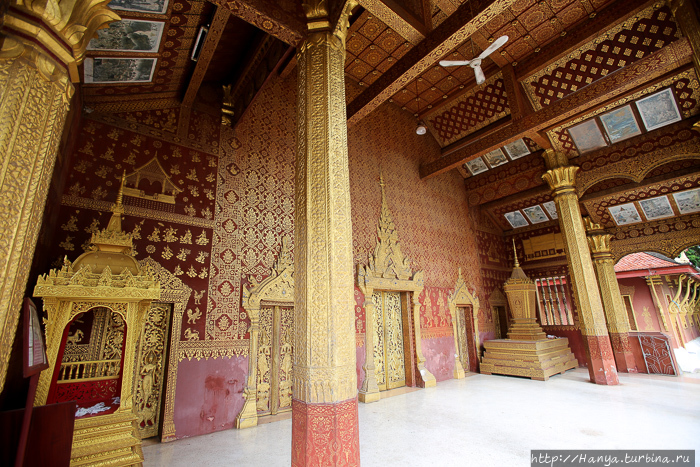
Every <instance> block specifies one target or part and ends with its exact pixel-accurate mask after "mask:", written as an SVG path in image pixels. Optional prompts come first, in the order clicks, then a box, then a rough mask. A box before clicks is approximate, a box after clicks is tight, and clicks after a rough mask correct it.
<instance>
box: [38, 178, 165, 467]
mask: <svg viewBox="0 0 700 467" xmlns="http://www.w3.org/2000/svg"><path fill="white" fill-rule="evenodd" d="M123 185H124V180H123V179H122V188H123ZM121 201H122V189H120V191H119V194H118V195H117V202H116V204H115V205H114V206H113V207H112V213H113V214H112V217H111V219H110V221H109V225H108V226H107V228H106V229H104V230H102V231H101V232H97V233H94V234H93V236H92V239H91V242H92V247H91V250H90V251H88V252H86V253H84V254H82V255H81V256H80V257H78V259H76V260H75V261H74V262H73V263H72V264H71V263H70V262H69V261H68V260H67V259H66V260H65V262H64V264H63V267H62V268H61V269H58V270H57V269H52V270H51V271H50V272H49V274H48V275H44V276H41V277H39V279H38V281H37V286H36V288H35V289H34V295H35V296H36V297H41V298H43V303H44V309H45V311H46V318H45V323H46V346H47V354H48V360H49V365H50V366H49V369H48V370H46V371H44V372H43V373H42V374H41V377H40V380H39V386H38V389H37V396H36V400H35V404H36V405H43V404H46V403H52V402H61V401H71V400H75V401H76V402H77V405H78V412H77V413H76V420H75V426H74V433H73V447H72V450H71V465H95V464H99V465H107V464H108V465H115V466H116V465H133V464H140V463H141V462H143V453H142V451H141V437H140V435H139V433H138V431H137V430H138V422H139V418H138V417H137V415H136V413H135V410H134V402H133V400H134V391H133V386H134V384H133V381H134V361H135V357H136V352H137V349H138V347H137V341H138V337H139V334H140V331H141V328H142V327H143V323H144V319H145V315H146V312H147V310H148V308H149V306H150V304H151V302H152V301H153V300H158V299H159V298H160V284H159V283H158V282H157V281H156V280H155V279H154V277H153V275H152V273H151V271H150V270H149V269H148V268H141V267H140V266H139V264H138V263H137V262H136V260H135V259H134V258H133V256H131V249H132V238H131V234H126V233H124V232H122V230H121V214H122V213H123V206H122V203H121ZM94 323H102V324H101V325H100V326H99V327H100V329H99V331H96V330H95V326H93V324H94ZM88 340H89V341H90V342H91V343H95V345H93V346H88V347H90V348H92V347H94V349H93V350H94V351H90V352H88V353H87V354H86V355H87V360H86V359H84V358H82V357H80V356H79V355H78V354H79V352H76V351H75V350H76V349H77V348H78V346H80V345H81V344H82V343H83V342H85V341H88Z"/></svg>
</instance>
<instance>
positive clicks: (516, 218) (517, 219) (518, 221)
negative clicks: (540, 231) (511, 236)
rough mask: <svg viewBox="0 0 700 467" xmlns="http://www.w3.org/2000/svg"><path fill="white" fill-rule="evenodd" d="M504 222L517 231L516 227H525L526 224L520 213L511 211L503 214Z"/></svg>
mask: <svg viewBox="0 0 700 467" xmlns="http://www.w3.org/2000/svg"><path fill="white" fill-rule="evenodd" d="M504 216H505V218H506V220H507V221H508V223H509V224H510V225H511V227H513V228H514V229H517V228H518V227H525V226H527V225H530V224H528V222H527V221H526V220H525V217H524V216H523V215H522V213H521V212H520V211H513V212H507V213H505V214H504Z"/></svg>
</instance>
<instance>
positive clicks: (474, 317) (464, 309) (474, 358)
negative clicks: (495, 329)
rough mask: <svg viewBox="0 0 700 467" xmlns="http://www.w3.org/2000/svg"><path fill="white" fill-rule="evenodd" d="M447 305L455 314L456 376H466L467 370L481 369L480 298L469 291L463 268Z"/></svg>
mask: <svg viewBox="0 0 700 467" xmlns="http://www.w3.org/2000/svg"><path fill="white" fill-rule="evenodd" d="M447 306H448V307H449V309H450V313H451V314H452V316H453V319H452V329H453V331H454V338H455V369H454V374H453V376H454V377H455V378H464V376H465V372H466V371H472V372H476V371H478V369H479V298H478V297H476V296H474V295H472V293H471V292H469V289H468V287H467V284H466V283H465V282H464V278H463V277H462V268H459V275H458V277H457V282H456V284H455V290H454V292H452V293H451V294H450V295H449V297H447Z"/></svg>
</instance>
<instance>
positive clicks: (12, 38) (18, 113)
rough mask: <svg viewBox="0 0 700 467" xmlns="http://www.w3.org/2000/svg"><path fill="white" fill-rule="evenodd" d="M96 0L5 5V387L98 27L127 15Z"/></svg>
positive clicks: (1, 370) (1, 298)
mask: <svg viewBox="0 0 700 467" xmlns="http://www.w3.org/2000/svg"><path fill="white" fill-rule="evenodd" d="M105 3H106V2H95V1H94V0H47V1H43V2H26V1H23V0H10V1H9V2H5V8H2V9H0V13H2V18H0V37H2V42H1V43H0V212H1V214H0V391H1V390H2V389H3V388H4V386H5V378H6V374H7V364H8V361H9V358H10V350H11V348H12V342H13V339H14V337H15V331H16V329H17V322H18V318H19V309H20V306H21V301H22V297H23V295H24V292H25V288H26V285H27V279H28V277H27V276H28V274H29V268H30V266H31V260H32V257H33V254H34V248H35V247H36V241H37V236H38V233H39V227H40V226H41V218H42V216H43V211H44V204H45V203H46V195H47V192H48V187H49V182H50V180H51V175H52V172H53V167H54V162H55V159H56V151H57V148H58V143H59V141H60V137H61V133H62V132H63V126H64V124H65V120H66V114H67V112H68V105H69V102H70V98H71V97H72V96H73V92H74V88H73V85H72V84H71V79H70V78H69V74H70V75H71V78H73V81H79V79H78V76H77V69H78V68H77V66H78V64H79V63H80V62H81V61H82V59H83V56H84V53H85V49H86V47H87V43H88V42H89V41H90V39H91V38H92V36H93V35H94V34H95V31H96V30H97V29H99V28H101V27H104V26H106V25H107V24H108V23H109V22H112V21H115V20H118V19H119V16H117V15H116V14H115V13H114V12H112V11H111V10H109V9H108V8H107V7H106V6H105Z"/></svg>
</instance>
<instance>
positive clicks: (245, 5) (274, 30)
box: [212, 0, 307, 47]
mask: <svg viewBox="0 0 700 467" xmlns="http://www.w3.org/2000/svg"><path fill="white" fill-rule="evenodd" d="M212 2H213V3H215V4H217V5H220V6H222V7H224V8H227V9H228V10H229V11H231V13H232V14H233V15H234V16H237V17H239V18H241V19H242V20H244V21H246V22H248V23H250V24H252V25H253V26H255V27H257V28H259V29H261V30H263V31H265V32H266V33H268V34H270V35H271V36H273V37H276V38H277V39H279V40H281V41H283V42H286V43H287V44H289V45H292V46H294V47H296V46H298V45H299V44H300V43H301V41H302V40H303V39H304V37H305V36H306V30H307V28H306V23H305V22H304V20H303V13H302V11H301V6H299V8H300V10H299V12H298V14H297V15H293V14H290V13H288V12H287V11H285V10H283V9H282V8H279V7H276V6H275V5H274V4H270V2H268V1H266V0H212Z"/></svg>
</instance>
